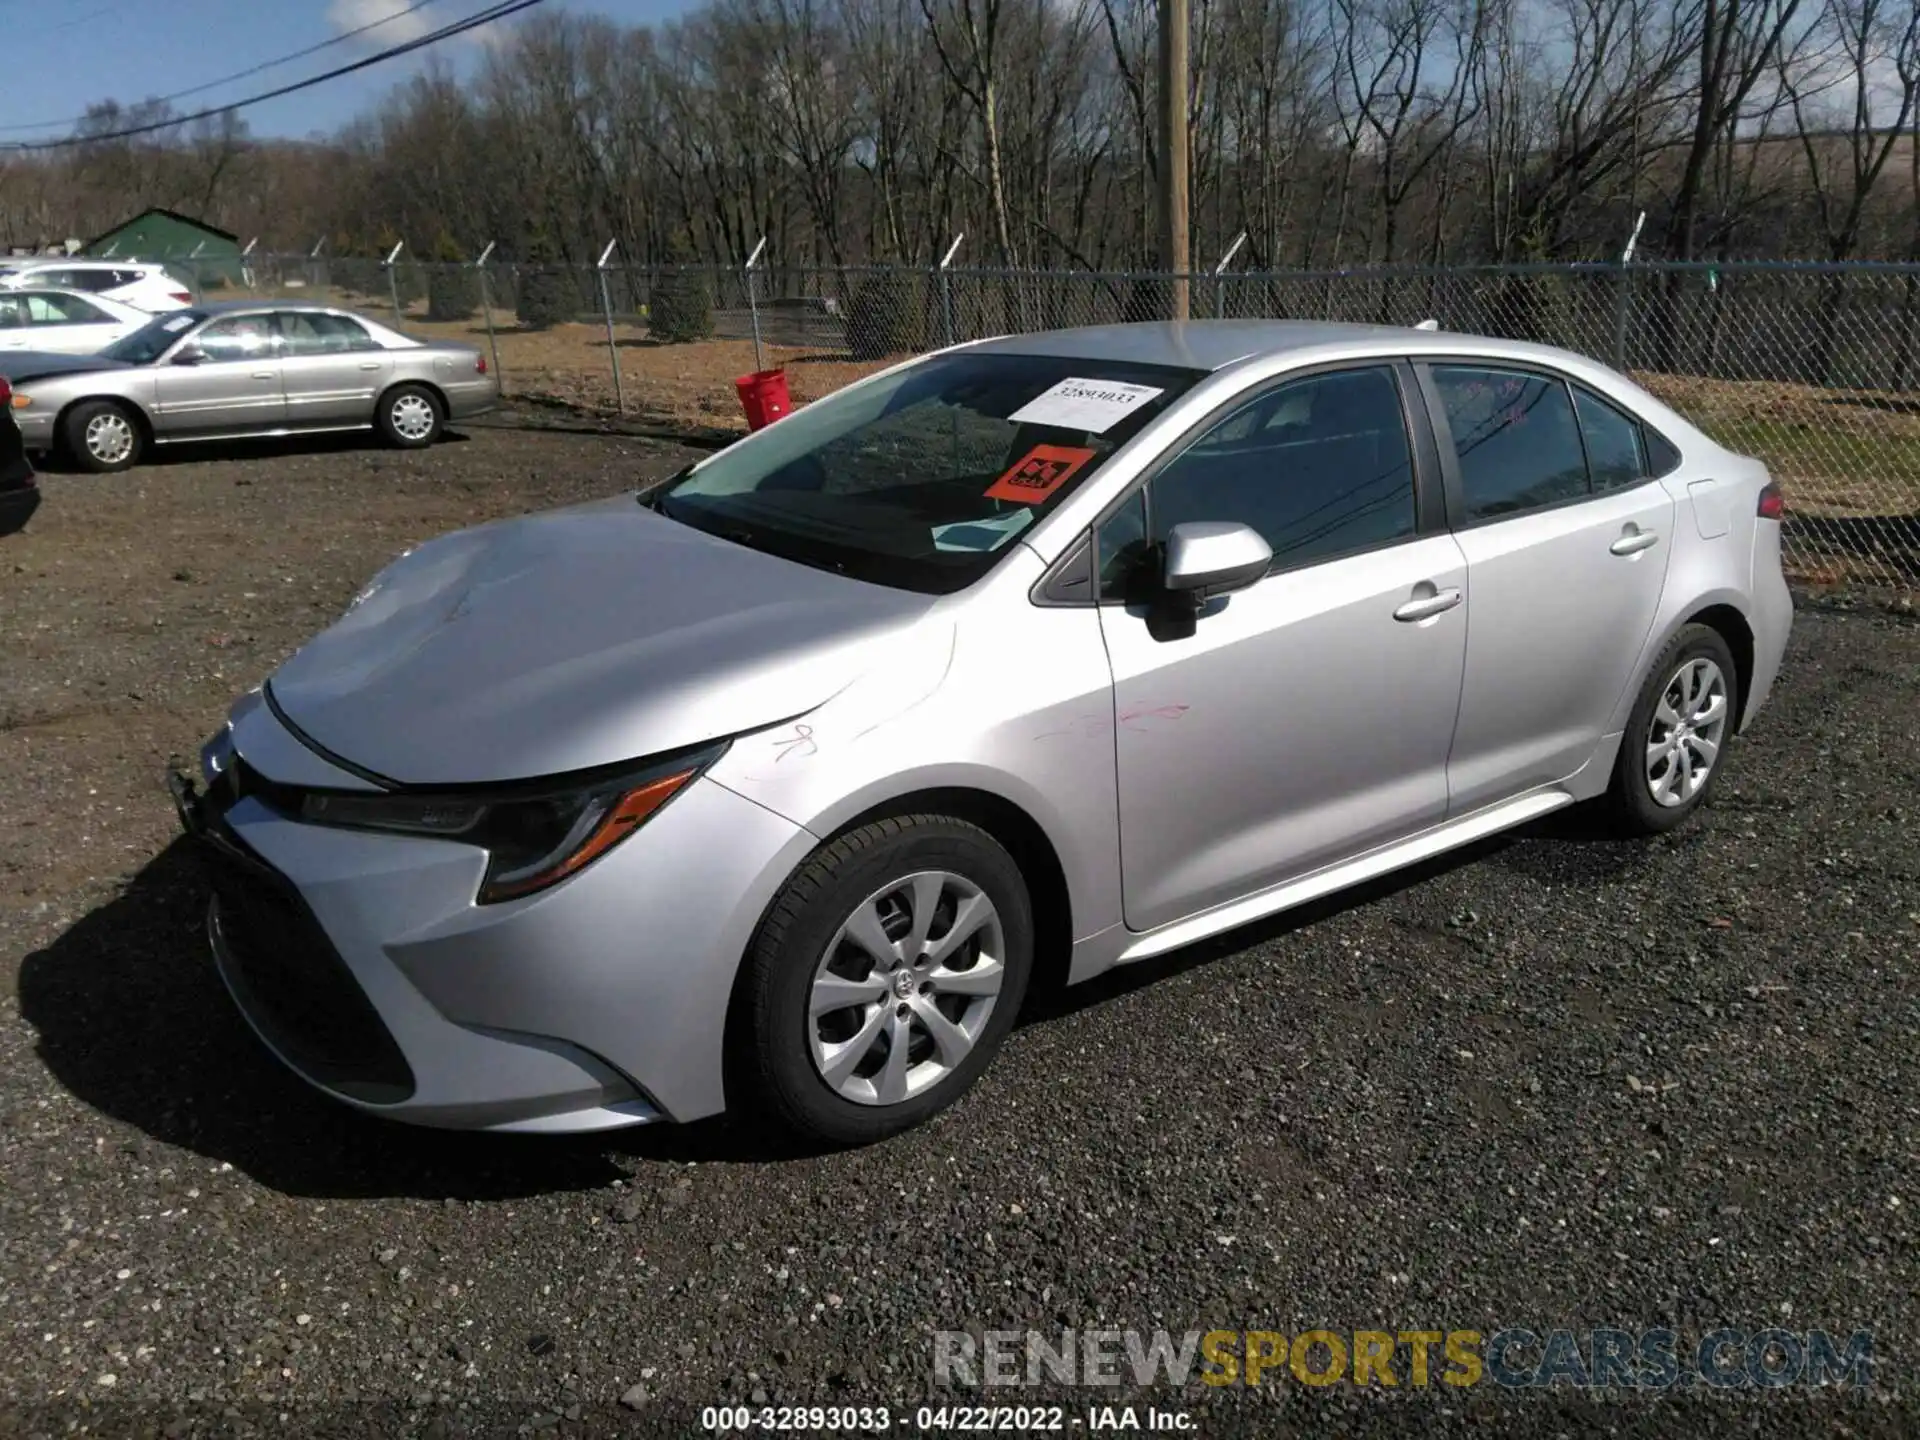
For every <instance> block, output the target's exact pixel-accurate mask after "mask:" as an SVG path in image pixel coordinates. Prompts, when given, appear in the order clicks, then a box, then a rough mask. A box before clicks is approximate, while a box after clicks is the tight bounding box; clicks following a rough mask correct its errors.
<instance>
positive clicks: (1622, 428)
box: [1573, 385, 1647, 495]
mask: <svg viewBox="0 0 1920 1440" xmlns="http://www.w3.org/2000/svg"><path fill="white" fill-rule="evenodd" d="M1573 408H1574V409H1575V410H1576V411H1578V412H1579V415H1580V436H1581V438H1582V439H1583V440H1585V441H1586V444H1587V470H1588V472H1589V473H1590V474H1591V475H1592V477H1593V493H1594V494H1596V495H1599V494H1602V493H1604V492H1605V491H1608V490H1628V489H1631V488H1632V487H1633V486H1635V485H1638V484H1639V483H1640V482H1641V481H1643V480H1645V479H1646V478H1647V459H1646V454H1645V452H1644V450H1643V448H1642V446H1641V442H1640V423H1639V421H1637V420H1633V419H1631V418H1629V417H1628V416H1626V415H1623V414H1621V413H1620V412H1619V411H1618V410H1616V409H1615V408H1614V407H1613V406H1611V405H1609V404H1608V403H1607V402H1606V401H1604V400H1602V399H1601V398H1600V397H1599V396H1598V395H1595V394H1594V393H1593V392H1592V391H1589V390H1583V389H1581V388H1580V387H1579V386H1577V385H1576V386H1575V387H1574V390H1573Z"/></svg>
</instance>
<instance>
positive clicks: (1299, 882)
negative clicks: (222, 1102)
mask: <svg viewBox="0 0 1920 1440" xmlns="http://www.w3.org/2000/svg"><path fill="white" fill-rule="evenodd" d="M1782 505H1783V501H1782V498H1781V494H1780V491H1779V489H1778V488H1777V487H1776V486H1775V485H1774V483H1773V481H1772V480H1771V478H1770V477H1769V475H1768V473H1767V471H1766V469H1765V467H1764V466H1762V465H1761V464H1760V463H1759V462H1758V461H1755V460H1752V459H1748V458H1745V457H1743V456H1740V455H1736V454H1733V453H1731V452H1729V451H1727V450H1725V449H1722V448H1721V447H1720V446H1719V445H1717V444H1715V443H1714V442H1713V441H1712V440H1710V439H1709V438H1708V437H1707V436H1705V435H1703V434H1702V433H1701V432H1700V431H1699V430H1697V429H1695V428H1694V427H1693V426H1692V425H1690V424H1688V423H1687V422H1686V420H1685V419H1683V418H1682V417H1681V416H1679V415H1678V414H1676V413H1674V412H1673V411H1672V410H1671V409H1669V408H1667V407H1666V406H1664V405H1662V404H1661V403H1660V402H1659V401H1658V400H1656V399H1655V398H1653V397H1652V396H1651V395H1649V394H1647V393H1646V392H1645V391H1643V390H1642V389H1640V388H1639V387H1638V386H1636V385H1635V384H1633V383H1632V382H1631V381H1629V380H1627V379H1625V378H1623V377H1622V376H1620V375H1618V374H1615V373H1614V372H1612V371H1610V370H1608V369H1606V368H1605V367H1604V366H1601V365H1598V364H1596V363H1594V362H1593V361H1591V360H1588V359H1584V358H1582V357H1580V356H1578V355H1573V354H1569V353H1567V352H1565V351H1561V350H1552V349H1547V348H1544V347H1539V346H1530V345H1519V344H1509V343H1506V342H1503V341H1498V340H1488V339H1482V338H1478V337H1473V336H1464V335H1446V334H1436V333H1431V332H1426V331H1419V330H1398V329H1385V328H1379V329H1375V328H1371V327H1350V326H1336V325H1318V324H1291V323H1233V322H1228V323H1213V324H1198V325H1187V326H1174V325H1145V326H1118V327H1110V328H1106V329H1099V330H1087V331H1067V332H1061V333H1056V334H1049V335H1029V336H1020V337H1011V338H1004V339H998V340H991V341H985V342H982V343H979V344H973V345H965V346H961V347H959V348H956V349H952V350H947V351H944V352H942V353H940V354H937V355H933V356H930V357H927V358H925V359H922V360H919V361H916V362H914V363H912V364H908V365H905V366H900V367H897V368H894V369H892V370H888V371H885V372H882V373H881V374H879V375H876V376H874V377H872V378H869V379H867V380H864V381H862V382H860V383H859V384H856V385H853V386H850V387H848V388H847V389H845V390H842V391H840V392H839V393H838V394H836V395H833V396H831V397H829V398H827V399H824V400H819V401H816V402H815V403H813V404H811V405H809V406H807V407H805V408H804V409H801V410H799V411H796V412H795V413H794V414H792V415H790V416H788V417H786V418H784V419H782V420H780V421H778V422H777V423H775V424H773V425H770V426H768V427H767V428H766V429H764V430H762V431H760V432H759V433H757V434H755V435H752V436H750V437H748V438H746V439H744V440H742V441H740V442H739V443H737V444H735V445H733V446H731V447H729V448H728V449H726V450H723V451H721V452H719V453H718V454H716V455H713V456H710V457H708V458H707V459H705V460H703V461H701V462H700V463H699V464H698V465H696V466H694V467H692V468H690V469H689V470H688V471H687V472H685V473H684V474H682V475H681V476H678V477H676V478H675V479H674V480H672V481H670V482H668V483H666V484H664V485H662V486H659V487H657V488H655V489H653V490H651V491H649V492H647V493H646V494H643V495H641V496H639V497H637V499H636V497H634V496H622V497H617V498H613V499H608V500H602V501H599V502H596V503H594V504H590V505H585V506H581V507H577V508H573V509H564V510H558V511H554V512H551V513H547V514H540V515H531V516H526V517H522V518H519V519H514V520H507V521H502V522H499V523H496V524H492V525H486V526H482V527H480V528H478V529H473V530H467V531H463V532H461V533H458V534H453V535H448V536H444V537H442V538H440V539H437V540H433V541H429V542H428V543H426V544H424V545H422V546H420V547H419V548H418V549H417V550H415V551H413V552H412V553H411V554H409V555H407V556H405V557H403V558H401V559H400V560H398V561H396V562H395V563H394V564H393V565H392V566H390V567H389V568H388V569H387V570H385V571H384V572H383V573H381V574H380V575H378V576H377V577H375V578H374V580H373V581H372V583H371V584H370V585H369V586H368V588H367V589H366V591H365V592H364V593H363V594H362V595H361V596H360V598H359V599H358V600H357V601H356V602H355V604H354V605H353V606H352V607H351V608H350V609H349V610H348V611H347V613H346V614H345V615H344V616H343V617H342V618H341V619H340V620H339V621H338V622H336V623H335V624H334V625H333V626H332V627H331V628H329V629H328V630H326V631H325V632H323V633H322V634H320V635H318V636H317V637H315V638H314V639H313V640H312V641H310V642H309V643H308V644H307V645H306V647H305V648H304V649H302V650H300V651H299V652H298V653H297V654H295V655H294V656H293V657H292V658H291V659H290V660H288V661H287V662H286V664H285V665H283V666H282V667H281V668H280V669H279V670H278V671H276V672H275V673H274V674H273V675H272V676H271V677H270V678H269V679H268V680H267V681H266V683H265V685H264V686H263V687H261V688H260V689H258V690H256V691H254V692H253V693H251V694H249V695H248V696H246V697H245V698H244V699H242V700H241V701H240V703H239V704H238V705H237V706H236V707H235V709H234V710H233V712H232V714H231V717H230V719H229V721H228V723H227V725H226V726H224V727H223V728H222V729H221V730H220V732H219V733H218V734H217V735H216V736H214V737H213V739H212V740H211V741H209V743H208V745H207V747H206V749H205V751H204V753H203V755H202V757H201V774H200V775H199V776H198V777H195V778H194V779H191V780H190V779H188V778H187V777H181V776H176V777H175V779H174V788H175V794H176V797H177V798H178V800H179V802H180V806H181V810H182V817H183V820H184V821H185V823H186V825H187V828H188V829H189V830H190V831H192V832H193V833H195V834H197V835H199V836H202V837H204V839H205V840H206V842H207V843H206V845H205V846H204V847H203V848H204V849H205V852H206V854H207V855H208V856H209V858H210V860H211V862H212V865H213V876H214V891H215V897H216V898H215V902H214V907H213V910H212V913H211V916H210V932H211V938H212V944H213V950H214V955H215V957H216V962H217V964H218V965H219V967H220V970H221V972H222V974H223V975H224V976H225V977H226V979H227V982H228V985H229V987H230V988H231V990H232V992H233V994H234V996H235V998H236V1000H237V1002H238V1004H239V1006H240V1008H241V1010H242V1011H243V1012H244V1013H245V1014H246V1015H247V1017H248V1018H249V1019H250V1021H251V1022H252V1023H253V1025H254V1027H255V1029H256V1030H257V1031H258V1032H259V1034H260V1035H261V1037H262V1038H263V1039H264V1040H265V1042H266V1043H267V1044H268V1045H269V1046H271V1047H272V1048H273V1049H274V1050H275V1051H276V1052H277V1053H278V1054H279V1055H280V1056H281V1057H282V1058H283V1059H284V1060H285V1061H286V1062H287V1063H288V1064H289V1065H291V1066H292V1067H293V1068H294V1069H296V1070H298V1071H299V1072H300V1073H301V1074H303V1075H305V1076H306V1077H307V1078H308V1079H309V1080H311V1081H312V1082H313V1083H314V1084H316V1085H318V1086H320V1087H322V1088H324V1089H326V1090H328V1091H330V1092H331V1093H333V1094H335V1095H337V1096H339V1097H341V1098H343V1099H344V1100H346V1101H347V1102H349V1103H351V1104H354V1105H357V1106H359V1107H361V1108H362V1109H364V1110H367V1111H369V1112H372V1113H376V1114H380V1115H386V1116H391V1117H393V1118H396V1119H402V1120H411V1121H415V1122H418V1123H423V1124H432V1125H448V1126H471V1127H480V1128H488V1129H495V1130H522V1131H546V1132H555V1131H567V1130H587V1129H594V1128H598V1127H605V1126H613V1125H625V1124H634V1123H639V1122H643V1121H654V1120H661V1119H671V1120H691V1119H694V1118H696V1117H699V1116H703V1115H710V1114H713V1113H714V1112H716V1111H718V1110H720V1109H722V1108H723V1107H727V1108H736V1109H743V1110H747V1111H749V1112H752V1113H757V1114H759V1115H762V1116H766V1117H769V1118H771V1119H772V1120H773V1121H775V1122H776V1123H777V1124H779V1125H781V1126H784V1127H788V1128H790V1129H793V1130H797V1131H800V1132H803V1133H805V1134H807V1135H810V1136H812V1137H816V1138H817V1139H824V1140H827V1141H833V1142H850V1141H862V1140H869V1139H873V1138H876V1137H878V1136H881V1135H885V1134H888V1133H890V1132H892V1131H895V1130H898V1129H900V1128H901V1127H903V1126H906V1125H909V1124H913V1123H915V1122H917V1121H920V1120H923V1119H925V1118H926V1117H928V1116H929V1115H931V1114H933V1113H934V1112H935V1111H937V1110H938V1109H940V1107H941V1106H943V1105H946V1104H947V1103H949V1102H950V1101H952V1100H953V1099H954V1098H955V1097H956V1096H958V1095H960V1094H961V1093H963V1092H964V1091H965V1090H966V1089H967V1087H968V1086H969V1085H970V1084H971V1083H972V1082H973V1081H974V1080H975V1078H977V1077H978V1076H979V1074H980V1072H981V1070H982V1068H983V1067H984V1066H985V1065H986V1064H987V1062H988V1060H989V1058H990V1057H991V1056H992V1054H993V1053H994V1050H995V1048H996V1047H997V1046H998V1045H999V1044H1000V1042H1001V1040H1002V1039H1003V1038H1004V1037H1005V1036H1006V1034H1007V1032H1008V1029H1009V1028H1010V1027H1011V1026H1012V1024H1013V1021H1014V1017H1015V1014H1016V1013H1017V1012H1018V1010H1019V1008H1020V1004H1021V998H1022V995H1023V994H1024V992H1025V991H1026V989H1027V986H1028V982H1029V979H1030V977H1032V976H1033V975H1035V974H1036V973H1037V971H1038V970H1039V969H1041V968H1043V967H1044V968H1045V969H1047V970H1051V971H1054V972H1056V973H1058V974H1060V975H1062V976H1064V977H1065V978H1066V979H1067V980H1069V981H1072V982H1078V981H1083V980H1086V979H1089V978H1091V977H1093V976H1096V975H1099V974H1101V973H1102V972H1104V971H1106V970H1109V969H1111V968H1112V967H1114V966H1118V965H1127V964H1132V963H1135V962H1137V961H1140V960H1143V959H1146V958H1148V957H1150V956H1154V955H1160V954H1163V953H1165V952H1167V951H1170V950H1173V949H1176V948H1177V947H1180V946H1184V945H1190V944H1192V943H1194V942H1196V941H1199V940H1203V939H1205V938H1207V937H1209V936H1213V935H1217V934H1220V933H1222V932H1225V931H1229V930H1232V929H1233V928H1234V927H1236V926H1240V925H1244V924H1246V923H1248V922H1250V921H1253V920H1257V919H1260V918H1262V917H1264V916H1269V915H1272V914H1275V913H1276V912H1279V911H1283V910H1287V909H1289V908H1291V907H1294V906H1298V905H1301V904H1303V903H1305V902H1307V901H1310V900H1313V899H1315V898H1317V897H1319V896H1323V895H1326V894H1329V893H1330V892H1333V891H1336V890H1340V889H1343V888H1345V887H1348V886H1351V885H1355V884H1358V883H1360V882H1362V881H1365V880H1369V879H1371V878H1373V877H1376V876H1380V875H1383V874H1385V873H1387V872H1389V871H1393V870H1398V869H1400V868H1402V867H1405V866H1409V865H1413V864H1416V863H1418V862H1420V861H1423V860H1426V859H1428V858H1429V857H1431V856H1434V855H1436V854H1438V853H1440V852H1442V851H1445V850H1450V849H1453V848H1455V847H1457V846H1461V845H1466V844H1468V843H1470V842H1473V841H1475V840H1479V839H1482V838H1484V837H1486V836H1488V835H1491V834H1493V833H1495V832H1497V831H1502V830H1507V829H1510V828H1512V827H1514V826H1516V825H1520V824H1523V823H1525V822H1527V821H1529V820H1532V819H1534V818H1536V817H1538V816H1541V815H1544V814H1546V813H1548V812H1549V811H1553V810H1557V809H1559V808H1561V807H1563V806H1572V805H1576V804H1578V805H1583V806H1588V807H1590V808H1592V809H1594V810H1596V811H1598V812H1600V813H1602V814H1604V815H1605V816H1606V817H1608V818H1610V820H1611V821H1612V822H1613V823H1614V824H1615V825H1617V826H1620V827H1623V828H1624V829H1626V830H1628V831H1630V832H1637V833H1640V834H1651V833H1655V832H1658V831H1663V830H1667V829H1670V828H1671V827H1673V826H1675V825H1678V824H1681V823H1683V822H1684V821H1685V820H1686V819H1687V817H1688V816H1689V815H1691V814H1692V813H1693V812H1694V810H1695V809H1696V808H1697V807H1698V806H1699V805H1700V804H1701V803H1702V802H1703V801H1704V800H1705V799H1706V798H1707V796H1708V795H1710V794H1711V792H1712V789H1713V786H1714V783H1715V781H1716V780H1717V778H1718V777H1719V776H1720V775H1721V774H1722V773H1723V772H1724V771H1725V770H1726V768H1727V766H1728V764H1729V763H1730V762H1729V746H1730V744H1731V742H1732V740H1733V737H1734V736H1735V734H1736V733H1737V732H1738V731H1739V729H1740V728H1741V727H1742V726H1743V725H1745V724H1746V723H1747V722H1749V721H1750V720H1751V719H1752V718H1753V716H1754V714H1755V712H1756V711H1757V710H1758V709H1759V708H1760V706H1761V705H1762V703H1763V702H1764V701H1765V700H1766V697H1767V694H1768V691H1769V689H1770V688H1771V686H1772V684H1773V681H1774V676H1775V674H1776V672H1777V671H1778V669H1779V666H1780V661H1781V655H1782V653H1783V651H1784V649H1785V647H1786V643H1787V635H1788V629H1789V627H1790V625H1791V622H1792V602H1791V600H1790V598H1789V595H1788V591H1787V587H1786V583H1785V581H1784V580H1783V578H1782V576H1781V569H1780V538H1781V514H1782ZM202 787H204V788H202Z"/></svg>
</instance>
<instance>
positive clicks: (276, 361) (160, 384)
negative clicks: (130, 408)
mask: <svg viewBox="0 0 1920 1440" xmlns="http://www.w3.org/2000/svg"><path fill="white" fill-rule="evenodd" d="M191 339H192V343H193V344H194V345H196V346H197V347H198V348H199V351H200V356H201V358H200V359H199V360H197V361H196V362H194V363H193V364H189V365H182V364H173V363H169V362H167V361H162V362H161V363H160V365H159V366H158V367H157V368H156V371H155V376H154V380H155V385H154V390H155V401H154V422H153V428H154V430H155V432H156V433H157V434H159V435H162V436H164V437H165V438H167V439H179V438H182V437H184V436H190V435H208V434H222V433H227V434H233V433H240V434H246V433H253V432H257V431H261V430H277V429H280V428H281V427H282V426H283V425H284V424H285V423H286V415H287V402H286V399H285V397H284V396H282V394H281V393H280V356H279V354H278V352H277V350H276V348H275V347H276V344H277V342H276V340H275V337H274V333H273V317H272V316H271V315H266V314H259V315H229V316H226V317H225V318H223V319H219V320H214V321H210V322H209V323H207V324H206V325H203V326H201V327H200V329H199V330H197V331H195V332H194V333H193V335H192V337H191Z"/></svg>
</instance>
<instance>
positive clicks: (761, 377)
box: [733, 370, 793, 430]
mask: <svg viewBox="0 0 1920 1440" xmlns="http://www.w3.org/2000/svg"><path fill="white" fill-rule="evenodd" d="M733 388H734V389H736V390H738V391H739V392H740V408H741V409H742V410H745V411H746V412H747V428H748V429H749V430H760V429H764V428H765V427H766V426H768V425H771V424H772V423H773V422H774V421H776V420H778V419H779V418H780V417H781V416H782V415H784V414H786V413H787V412H788V411H789V410H791V409H793V401H792V400H791V399H789V398H788V396H787V372H786V371H784V370H756V371H754V372H753V374H751V375H742V376H741V377H740V378H739V379H738V380H735V381H734V382H733Z"/></svg>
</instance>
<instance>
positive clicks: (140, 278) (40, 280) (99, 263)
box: [0, 255, 193, 313]
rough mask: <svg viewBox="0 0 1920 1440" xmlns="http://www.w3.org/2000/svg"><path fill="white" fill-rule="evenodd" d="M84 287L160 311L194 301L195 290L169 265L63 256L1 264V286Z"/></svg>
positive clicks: (15, 260) (73, 288)
mask: <svg viewBox="0 0 1920 1440" xmlns="http://www.w3.org/2000/svg"><path fill="white" fill-rule="evenodd" d="M25 285H31V286H33V287H34V288H35V289H45V288H53V289H60V290H83V291H85V292H87V293H88V294H91V295H104V296H106V297H107V299H109V300H118V301H120V302H121V303H122V304H126V305H131V306H133V307H134V308H135V309H136V310H146V311H149V312H154V313H157V312H159V311H162V310H178V309H180V308H181V307H182V306H184V305H191V304H192V303H193V292H192V291H191V290H189V289H188V288H187V286H186V284H185V282H184V281H180V280H176V279H175V278H174V277H173V276H171V275H169V274H168V273H167V272H166V270H165V268H164V267H162V266H160V265H155V264H151V263H147V262H142V261H135V260H77V259H73V258H70V257H65V256H59V255H35V256H21V257H19V258H17V259H13V260H8V261H6V262H5V263H4V264H0V288H4V289H8V290H18V289H19V288H21V287H22V286H25Z"/></svg>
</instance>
